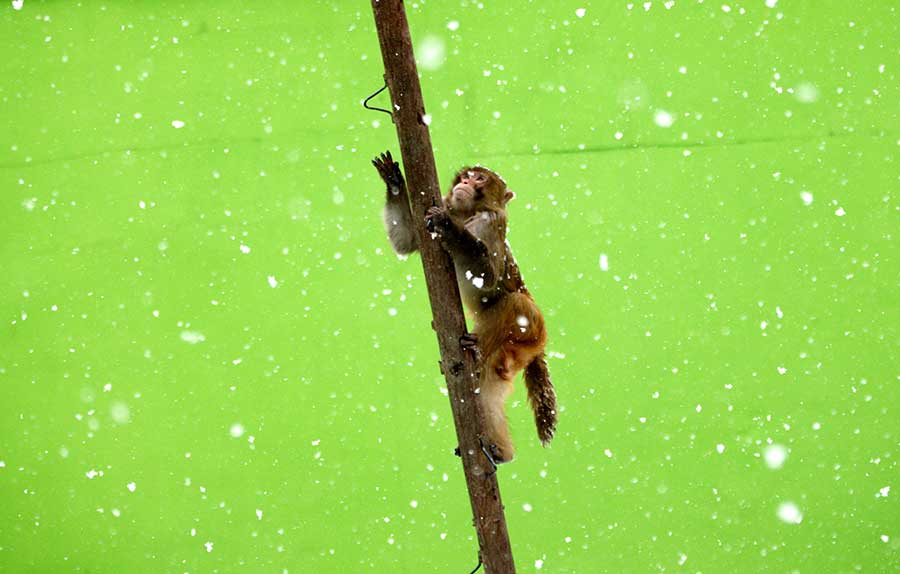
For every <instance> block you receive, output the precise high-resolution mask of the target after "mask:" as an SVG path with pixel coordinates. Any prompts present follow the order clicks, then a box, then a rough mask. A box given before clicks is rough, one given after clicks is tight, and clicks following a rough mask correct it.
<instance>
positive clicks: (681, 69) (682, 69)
mask: <svg viewBox="0 0 900 574" xmlns="http://www.w3.org/2000/svg"><path fill="white" fill-rule="evenodd" d="M678 73H679V74H687V66H679V67H678Z"/></svg>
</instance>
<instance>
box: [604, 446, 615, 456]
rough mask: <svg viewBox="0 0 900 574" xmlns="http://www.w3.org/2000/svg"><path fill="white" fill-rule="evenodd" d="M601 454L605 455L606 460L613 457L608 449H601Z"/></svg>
mask: <svg viewBox="0 0 900 574" xmlns="http://www.w3.org/2000/svg"><path fill="white" fill-rule="evenodd" d="M603 454H605V455H606V458H612V457H613V453H612V451H611V450H609V449H608V448H606V449H603Z"/></svg>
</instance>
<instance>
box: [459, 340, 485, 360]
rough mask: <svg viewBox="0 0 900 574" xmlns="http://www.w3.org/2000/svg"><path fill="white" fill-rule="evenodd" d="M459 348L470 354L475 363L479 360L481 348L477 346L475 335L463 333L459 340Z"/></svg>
mask: <svg viewBox="0 0 900 574" xmlns="http://www.w3.org/2000/svg"><path fill="white" fill-rule="evenodd" d="M459 346H460V347H462V350H463V351H469V352H470V353H472V355H474V356H475V360H476V361H478V360H480V359H481V348H480V347H479V346H478V334H477V333H463V335H462V337H460V338H459Z"/></svg>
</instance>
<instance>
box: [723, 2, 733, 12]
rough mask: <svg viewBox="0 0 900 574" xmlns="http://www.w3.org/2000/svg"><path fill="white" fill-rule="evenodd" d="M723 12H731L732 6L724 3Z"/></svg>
mask: <svg viewBox="0 0 900 574" xmlns="http://www.w3.org/2000/svg"><path fill="white" fill-rule="evenodd" d="M722 12H725V13H726V14H728V13H729V12H731V6H729V5H728V4H722Z"/></svg>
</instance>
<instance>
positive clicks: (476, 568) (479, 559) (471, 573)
mask: <svg viewBox="0 0 900 574" xmlns="http://www.w3.org/2000/svg"><path fill="white" fill-rule="evenodd" d="M481 564H482V562H481V552H479V553H478V566H476V567H475V570H472V571H471V572H469V574H475V573H476V572H478V569H479V568H481Z"/></svg>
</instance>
